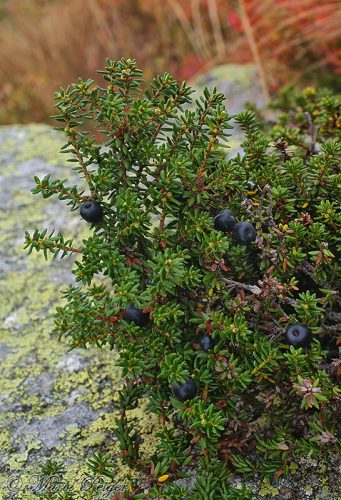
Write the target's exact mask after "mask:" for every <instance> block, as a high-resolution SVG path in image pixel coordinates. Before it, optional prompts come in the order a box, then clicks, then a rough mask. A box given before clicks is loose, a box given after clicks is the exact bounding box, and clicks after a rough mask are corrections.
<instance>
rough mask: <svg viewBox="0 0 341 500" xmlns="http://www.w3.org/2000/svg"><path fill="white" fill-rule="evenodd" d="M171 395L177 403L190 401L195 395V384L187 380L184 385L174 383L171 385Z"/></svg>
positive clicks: (191, 380)
mask: <svg viewBox="0 0 341 500" xmlns="http://www.w3.org/2000/svg"><path fill="white" fill-rule="evenodd" d="M172 390H173V394H174V396H175V397H176V399H178V400H179V401H186V400H187V399H192V398H194V397H195V396H196V395H197V384H196V383H195V382H194V380H193V379H191V378H189V379H188V380H187V382H185V383H184V384H180V385H179V384H178V383H177V382H174V383H173V385H172Z"/></svg>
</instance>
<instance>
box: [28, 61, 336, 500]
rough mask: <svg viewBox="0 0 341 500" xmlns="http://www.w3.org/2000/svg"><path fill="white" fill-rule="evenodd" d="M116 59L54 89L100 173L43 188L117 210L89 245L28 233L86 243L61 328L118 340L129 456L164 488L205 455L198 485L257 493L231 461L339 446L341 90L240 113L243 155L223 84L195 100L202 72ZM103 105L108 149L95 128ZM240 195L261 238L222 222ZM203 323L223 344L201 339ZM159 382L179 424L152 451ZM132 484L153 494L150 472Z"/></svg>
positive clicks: (242, 209) (240, 463) (59, 246)
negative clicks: (182, 397)
mask: <svg viewBox="0 0 341 500" xmlns="http://www.w3.org/2000/svg"><path fill="white" fill-rule="evenodd" d="M101 73H102V74H103V76H104V79H105V80H106V81H107V86H106V87H105V88H99V87H94V86H93V81H91V80H89V81H87V82H84V81H82V80H81V79H79V81H78V82H77V83H75V84H73V85H70V86H69V87H67V88H66V89H60V90H59V92H57V93H56V94H55V98H56V101H57V104H56V107H57V109H58V114H57V115H56V116H55V117H54V118H55V119H56V120H58V121H60V122H62V123H63V126H62V127H60V128H59V130H63V131H64V132H65V134H66V136H67V143H66V144H65V146H64V147H63V148H62V152H65V153H69V154H71V155H72V159H71V160H69V161H73V162H75V163H74V168H75V170H76V171H77V172H78V173H79V174H80V177H81V178H82V181H81V182H82V183H84V181H85V184H84V188H80V187H79V186H76V185H75V186H69V185H68V183H67V180H66V181H64V180H59V179H58V180H51V179H50V177H49V176H47V177H45V178H44V179H39V178H37V177H36V178H35V182H36V187H35V189H34V190H33V192H34V193H35V194H38V193H40V194H41V195H42V196H43V197H45V198H47V197H49V196H52V195H55V196H58V197H59V198H60V199H61V200H64V201H65V202H67V203H68V204H69V205H70V208H71V210H72V213H73V216H74V217H77V215H78V214H79V210H80V206H81V205H82V203H83V202H84V201H86V200H88V199H90V200H96V201H97V202H99V203H100V204H101V206H102V208H103V211H104V216H103V219H102V220H101V222H99V223H97V224H93V225H92V226H91V227H92V235H91V237H89V238H88V239H86V240H83V245H82V247H81V248H74V247H73V243H72V240H70V239H65V238H64V237H63V235H62V234H57V235H54V233H48V232H47V230H44V231H42V232H41V231H39V230H36V231H35V232H34V234H33V235H30V234H28V233H27V234H26V248H28V249H29V251H32V249H35V250H37V251H39V250H42V251H43V252H44V253H45V256H47V255H48V254H49V253H52V254H53V255H54V256H56V255H58V254H59V255H60V256H61V257H63V256H65V255H67V254H70V253H76V254H77V255H78V256H79V258H78V260H76V262H75V266H74V270H73V272H74V274H75V277H76V281H77V282H78V283H79V286H69V287H68V289H67V290H66V291H65V294H64V295H65V298H66V300H67V302H66V305H65V306H64V307H60V308H58V309H57V314H56V331H57V332H58V333H59V334H60V336H61V337H65V338H67V339H68V340H69V344H70V348H75V347H87V346H88V345H90V344H96V345H98V346H99V347H102V346H104V345H106V344H109V345H110V346H111V347H112V348H113V349H114V348H115V349H117V350H118V351H119V354H120V362H119V363H120V366H121V367H122V378H123V379H124V385H123V387H122V390H121V391H120V405H121V409H122V411H121V417H120V418H119V419H118V420H117V427H116V430H115V433H116V436H117V437H118V439H119V443H120V447H121V450H122V457H123V459H124V460H125V461H127V462H128V463H129V464H130V465H131V466H132V467H136V468H140V469H141V470H147V471H148V472H147V473H146V479H145V482H144V486H145V487H146V488H147V489H148V488H149V493H148V495H149V496H148V498H157V496H158V495H159V494H160V491H163V492H165V491H167V493H163V494H164V495H167V497H169V498H189V492H188V491H187V490H186V488H183V487H180V486H178V485H175V484H172V482H171V481H172V479H174V478H175V477H179V474H180V475H181V472H183V471H184V470H186V469H187V470H188V468H189V467H191V466H192V465H193V466H194V465H195V466H196V468H197V481H196V484H195V489H194V491H193V492H192V493H191V495H192V497H193V498H203V499H206V498H207V499H208V498H226V499H228V498H251V496H252V495H251V494H250V493H249V494H247V493H245V494H244V493H243V492H239V493H237V492H236V491H234V490H233V489H232V488H231V487H230V486H229V484H228V479H227V478H228V475H229V471H237V472H238V473H243V474H245V475H254V474H255V473H256V472H258V473H260V474H262V475H270V476H272V475H274V474H275V476H277V477H278V476H280V475H281V474H287V473H288V472H290V471H292V470H294V469H295V459H296V458H297V457H298V456H300V455H301V454H307V453H312V454H321V453H322V454H325V455H326V454H328V453H336V451H337V449H339V444H340V442H339V441H338V438H337V435H336V428H337V403H338V401H339V398H340V396H339V394H340V390H339V389H338V388H337V376H338V375H339V371H340V368H339V366H340V365H339V364H338V362H337V360H336V359H334V358H336V357H337V338H338V335H340V323H341V312H340V295H339V292H338V286H339V284H340V283H339V281H338V280H339V277H340V262H339V261H338V258H337V257H338V252H340V242H341V238H340V227H341V216H340V212H339V204H340V194H339V193H340V170H339V164H340V156H341V142H340V135H341V119H340V107H341V100H340V97H339V96H335V95H331V94H330V93H328V92H327V91H321V92H318V91H315V90H314V89H311V88H309V89H305V90H304V91H302V92H298V91H295V90H294V89H289V90H288V91H287V92H286V93H284V94H283V95H282V96H281V97H280V98H279V99H278V101H277V102H276V103H275V104H274V106H275V107H277V108H280V109H282V114H281V115H280V116H279V118H278V121H277V123H276V124H275V125H274V126H272V127H270V126H269V125H260V124H259V122H258V121H257V119H256V116H255V114H254V113H252V112H251V111H245V112H242V113H240V114H238V115H237V116H236V117H234V118H235V121H236V122H237V123H238V124H239V126H240V128H241V129H242V131H243V132H244V134H245V140H244V142H243V144H242V148H243V151H244V153H243V154H237V155H236V156H235V157H234V158H229V157H228V156H227V153H228V149H227V148H228V137H229V133H230V131H231V120H232V117H231V116H229V115H228V113H227V112H226V110H225V107H224V102H223V101H224V97H223V95H222V94H220V93H219V92H217V91H216V89H213V90H212V91H209V90H208V89H206V90H205V92H204V95H203V96H202V97H201V98H200V99H198V100H197V101H195V103H194V104H192V106H191V107H188V106H185V105H187V103H190V102H191V97H190V96H191V93H192V91H191V89H190V88H189V87H187V86H186V84H185V83H183V84H182V85H179V84H178V83H177V82H176V81H175V80H174V79H173V78H172V77H171V76H170V75H169V74H165V75H163V76H159V77H157V78H155V79H154V81H153V82H152V83H151V84H150V86H149V88H148V90H147V91H146V92H142V91H140V89H139V85H140V84H141V82H142V74H141V71H140V70H138V69H137V68H136V66H135V61H132V60H121V61H118V62H114V61H110V60H108V61H107V66H106V68H105V69H104V70H103V71H102V72H101ZM87 120H91V121H95V122H96V123H97V124H98V128H99V130H101V131H102V133H103V134H105V135H106V136H107V142H106V144H105V146H106V148H103V147H100V146H98V145H97V144H96V143H95V140H94V138H91V136H90V135H89V134H88V133H86V132H84V131H83V129H82V124H83V123H84V122H86V121H87ZM81 185H82V186H83V184H81ZM224 208H228V209H230V210H232V212H233V213H234V214H235V216H236V219H237V220H238V221H248V222H251V223H252V224H253V226H254V227H255V229H256V232H257V237H256V240H255V241H254V242H251V243H250V244H248V245H240V244H237V243H236V242H235V241H234V239H233V238H232V235H231V233H230V232H222V231H219V230H216V229H215V228H214V222H213V218H214V216H215V215H216V214H217V213H218V212H219V211H220V210H222V209H224ZM83 223H84V224H85V222H84V221H83ZM95 277H96V283H94V282H93V279H94V278H95ZM98 277H99V278H100V279H101V280H102V283H99V281H98V279H97V278H98ZM128 304H134V306H135V307H137V308H139V309H140V310H141V311H142V310H144V312H147V313H148V312H149V313H150V320H149V322H148V323H147V325H146V326H138V325H137V324H136V323H134V321H131V322H128V321H127V320H126V319H127V318H126V317H125V310H126V308H127V306H128ZM296 323H301V324H304V325H306V326H307V327H308V328H309V329H310V331H311V332H312V334H313V340H312V343H311V344H310V345H309V346H308V347H301V348H298V349H295V348H294V347H293V346H289V345H288V344H287V343H286V342H285V336H284V334H285V331H286V329H287V327H288V326H289V325H292V324H296ZM204 335H209V336H211V337H212V338H213V339H214V340H215V341H216V342H215V345H214V346H213V348H211V349H208V350H203V349H202V347H201V346H200V339H201V338H202V336H204ZM189 378H192V379H193V380H194V381H195V383H196V386H197V394H196V395H195V397H193V398H192V399H188V400H186V401H179V400H178V399H176V398H175V397H174V395H173V393H172V384H174V383H177V384H182V383H184V382H186V381H187V380H188V379H189ZM145 394H148V396H149V400H150V410H151V411H153V412H156V413H157V414H158V415H159V416H160V420H161V423H162V430H161V431H160V432H159V438H160V444H159V451H158V457H155V462H154V463H153V464H145V463H143V460H142V459H141V457H140V453H139V439H138V436H137V435H136V433H135V434H134V429H133V428H132V427H131V424H130V423H129V421H128V418H127V416H126V410H127V409H130V408H133V407H135V406H136V404H137V401H138V399H139V398H140V397H141V396H142V395H145ZM111 461H112V458H111V457H105V456H103V455H96V456H95V457H94V458H93V461H92V465H91V467H92V470H93V472H94V474H98V473H100V474H105V475H106V476H107V477H109V478H110V477H114V475H112V473H111V472H110V470H111V467H112V463H111ZM162 476H164V477H162ZM167 476H168V477H167ZM160 477H161V481H158V480H157V478H160ZM163 479H164V480H165V481H164V482H163V481H162V480H163ZM166 485H167V486H166ZM165 488H167V490H165ZM129 494H130V495H131V498H146V497H147V496H146V495H147V494H146V493H143V492H142V486H141V485H136V490H135V492H134V493H129ZM129 494H128V493H127V495H128V496H129ZM250 495H251V496H250Z"/></svg>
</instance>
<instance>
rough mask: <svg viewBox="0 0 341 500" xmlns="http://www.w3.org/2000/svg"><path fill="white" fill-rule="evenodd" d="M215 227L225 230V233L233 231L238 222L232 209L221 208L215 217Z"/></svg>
mask: <svg viewBox="0 0 341 500" xmlns="http://www.w3.org/2000/svg"><path fill="white" fill-rule="evenodd" d="M213 221H214V227H215V229H218V231H224V232H225V233H227V232H230V231H232V229H233V228H234V226H235V224H236V218H235V215H234V213H233V212H231V210H228V209H227V208H226V209H225V210H221V212H219V213H218V214H217V215H216V216H215V217H214V219H213Z"/></svg>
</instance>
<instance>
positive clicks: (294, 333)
mask: <svg viewBox="0 0 341 500" xmlns="http://www.w3.org/2000/svg"><path fill="white" fill-rule="evenodd" d="M285 338H286V340H287V342H288V344H290V345H293V346H294V347H295V348H296V349H297V348H298V347H306V346H308V345H309V344H310V342H311V341H312V338H313V335H312V333H311V331H310V330H309V328H308V327H307V326H305V325H302V324H301V323H295V324H294V325H291V326H289V328H288V329H287V331H286V332H285Z"/></svg>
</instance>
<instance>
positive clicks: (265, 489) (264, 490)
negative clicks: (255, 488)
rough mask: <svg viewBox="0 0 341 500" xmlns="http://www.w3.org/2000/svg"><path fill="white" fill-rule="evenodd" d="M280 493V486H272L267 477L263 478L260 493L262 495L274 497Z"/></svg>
mask: <svg viewBox="0 0 341 500" xmlns="http://www.w3.org/2000/svg"><path fill="white" fill-rule="evenodd" d="M278 493H279V490H278V488H275V487H274V486H272V485H271V484H270V481H269V480H268V479H267V478H265V479H263V481H262V484H261V488H260V490H259V495H260V496H261V497H266V496H271V497H273V496H275V495H278Z"/></svg>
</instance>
